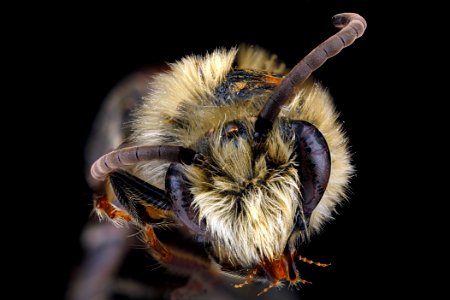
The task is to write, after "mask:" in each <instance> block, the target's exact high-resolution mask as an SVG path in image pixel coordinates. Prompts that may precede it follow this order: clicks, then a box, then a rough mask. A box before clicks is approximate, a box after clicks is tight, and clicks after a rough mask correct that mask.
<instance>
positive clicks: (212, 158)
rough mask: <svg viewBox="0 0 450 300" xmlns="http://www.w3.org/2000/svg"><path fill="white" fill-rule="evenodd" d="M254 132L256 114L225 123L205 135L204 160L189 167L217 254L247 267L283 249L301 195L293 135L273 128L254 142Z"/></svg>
mask: <svg viewBox="0 0 450 300" xmlns="http://www.w3.org/2000/svg"><path fill="white" fill-rule="evenodd" d="M253 132H254V122H252V121H251V120H233V121H230V122H227V123H224V124H223V125H222V126H221V127H220V128H218V129H217V130H215V131H214V133H213V134H211V135H209V136H207V137H205V139H206V140H207V143H206V144H207V147H205V151H204V153H203V154H202V156H201V159H200V160H199V163H198V164H196V165H193V166H188V167H186V177H187V179H188V181H189V183H190V185H191V192H192V195H193V202H192V205H193V207H194V209H195V211H196V212H197V215H198V220H199V221H204V222H205V224H206V227H207V231H208V233H209V234H210V235H211V242H212V244H213V249H214V254H215V255H216V257H218V258H219V260H220V261H222V262H224V261H225V262H227V263H231V264H233V265H236V266H242V267H251V266H253V265H255V264H257V263H259V262H261V261H264V260H273V259H274V258H275V257H278V256H280V255H281V254H282V252H283V250H284V249H285V247H286V244H287V241H288V239H289V237H290V234H291V233H292V230H293V224H294V219H295V213H296V211H297V210H298V209H299V201H298V199H299V197H300V188H299V186H300V185H299V184H300V180H299V175H298V171H297V168H296V161H295V154H294V143H293V140H289V139H287V138H286V137H283V136H281V133H282V131H281V130H274V131H273V133H272V135H271V136H270V137H269V138H268V139H267V141H266V142H265V145H264V146H263V147H261V146H260V145H259V146H258V147H255V143H254V139H253V138H252V134H253ZM203 143H204V142H203ZM239 245H241V246H239Z"/></svg>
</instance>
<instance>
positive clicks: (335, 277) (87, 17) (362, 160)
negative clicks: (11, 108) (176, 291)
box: [55, 0, 378, 299]
mask: <svg viewBox="0 0 450 300" xmlns="http://www.w3.org/2000/svg"><path fill="white" fill-rule="evenodd" d="M210 5H212V4H210ZM220 5H223V6H224V7H221V6H220ZM225 5H227V6H225ZM275 5H280V6H275ZM173 6H177V5H176V4H173ZM203 8H205V7H203V6H202V9H203ZM189 9H193V10H194V11H195V12H193V13H189V12H187V10H186V11H184V12H182V13H180V11H183V8H180V7H177V11H179V13H180V15H177V13H176V12H173V9H169V8H167V9H160V8H159V9H156V8H152V7H149V6H142V7H139V6H136V7H133V8H131V9H130V8H127V9H124V10H121V8H120V7H116V9H115V12H114V13H109V12H106V11H103V12H98V11H90V10H89V9H86V10H82V12H81V13H80V15H79V17H77V18H76V19H74V20H73V21H74V22H73V24H72V25H71V26H70V28H68V29H67V31H66V32H65V37H64V40H65V41H66V43H67V44H66V46H67V48H65V49H67V52H66V51H64V52H63V54H64V55H65V56H66V57H65V59H64V60H63V61H62V62H61V63H62V65H63V67H64V70H65V72H64V74H61V76H64V85H63V86H62V88H63V90H65V94H63V95H62V97H64V98H65V99H67V102H65V101H64V102H61V103H60V104H59V107H60V108H61V109H62V110H63V111H65V112H66V113H65V115H64V116H65V117H64V123H63V124H67V125H68V127H69V125H70V128H74V127H75V128H76V130H75V132H74V133H72V131H68V132H70V133H68V134H67V136H62V137H60V139H62V142H64V143H68V147H69V148H70V149H71V150H73V154H72V155H71V159H66V160H65V166H66V168H68V169H70V172H69V173H70V174H69V175H68V176H67V177H65V178H64V182H65V186H66V187H67V189H66V191H65V192H64V194H63V195H60V196H61V197H62V198H64V205H63V206H64V207H63V210H64V213H63V214H62V215H63V217H62V220H61V222H62V226H64V227H65V228H66V229H65V230H66V233H65V234H64V235H62V237H61V238H59V237H58V244H59V245H60V247H61V245H62V247H61V248H64V251H65V258H64V259H63V260H62V264H61V265H62V274H61V276H58V281H61V280H62V282H61V284H58V285H57V286H58V288H57V290H58V291H60V292H61V294H60V295H62V294H63V293H64V292H65V289H66V284H67V282H68V280H69V278H70V277H71V276H72V275H73V273H74V271H75V270H76V267H77V266H78V264H79V262H80V261H81V259H82V251H81V249H80V246H79V234H80V232H81V230H82V228H83V226H84V224H85V223H86V221H87V220H88V218H89V214H90V213H91V210H92V204H91V191H90V189H89V187H88V186H87V184H86V182H85V180H84V158H83V151H84V147H85V143H86V139H87V137H88V135H89V131H90V128H91V124H92V121H93V119H94V117H95V114H96V112H97V110H98V108H99V106H100V103H101V101H102V100H103V99H104V97H105V96H106V95H107V93H108V92H109V91H110V89H111V88H113V87H114V85H115V84H116V83H117V82H119V81H120V80H121V79H122V78H123V77H124V76H126V75H127V74H129V73H131V72H133V71H134V70H136V69H139V68H142V67H145V66H148V65H154V64H160V63H161V62H173V61H175V60H177V59H180V58H181V57H183V56H185V55H188V54H204V53H206V51H210V52H211V51H212V50H213V49H215V48H217V47H220V46H225V47H232V46H237V45H239V44H241V43H243V42H244V43H247V44H255V45H259V46H261V47H264V48H266V49H268V50H269V51H271V52H272V53H275V54H277V55H278V57H279V58H280V59H281V60H282V61H284V62H285V63H286V64H287V66H289V67H292V66H293V65H295V63H296V62H298V61H299V59H301V58H302V57H303V56H304V55H306V54H307V53H308V52H309V51H310V50H311V49H312V48H314V47H315V46H316V45H318V44H319V43H320V42H322V41H323V40H324V39H326V38H327V37H328V36H330V35H332V34H333V33H335V32H336V29H335V28H334V27H333V26H332V24H331V17H332V16H333V15H334V14H336V13H340V12H356V13H359V14H361V15H362V16H364V17H365V18H366V20H367V21H368V24H369V26H368V27H369V28H368V30H367V31H366V33H365V35H364V36H363V37H362V38H360V39H359V40H357V41H356V42H355V44H354V45H352V46H350V47H349V48H347V49H344V50H343V52H342V53H340V54H339V55H338V56H336V57H335V58H332V59H331V60H329V61H328V62H327V63H325V65H324V66H322V67H321V68H320V69H319V70H318V71H316V72H315V74H314V75H315V77H316V79H317V80H319V81H320V82H322V83H323V85H324V86H326V87H328V88H329V90H330V93H331V94H332V96H333V97H334V99H335V103H336V106H337V109H338V111H340V112H341V115H340V117H341V120H342V121H343V122H344V123H345V125H344V126H345V129H346V130H347V132H348V135H349V139H350V145H351V147H352V148H351V150H352V152H354V156H353V157H354V163H355V165H356V168H357V175H356V177H355V178H354V179H353V181H352V184H351V189H352V192H351V195H350V201H349V202H348V203H347V204H346V205H345V206H343V207H341V208H339V209H338V213H339V214H337V215H336V220H335V221H333V222H332V223H331V224H329V225H327V226H326V228H325V230H324V232H323V234H321V235H320V236H318V237H316V238H314V239H313V240H312V242H311V244H310V245H309V246H307V247H306V249H305V253H306V254H307V255H306V256H308V257H309V258H311V259H315V260H320V261H322V262H332V264H333V265H332V267H330V268H328V269H319V270H312V271H310V273H312V274H311V277H313V278H314V284H313V285H311V286H308V287H305V288H304V289H302V292H301V294H303V295H304V298H303V299H321V298H324V297H327V296H333V297H337V298H339V297H347V296H357V295H359V293H360V292H359V291H358V289H361V290H362V291H367V289H369V288H372V287H371V286H372V285H373V283H372V282H371V281H372V280H373V279H372V275H371V274H373V273H376V272H375V271H376V266H374V265H373V264H372V263H371V261H372V254H371V253H372V252H371V251H372V247H373V238H372V237H371V236H373V235H372V229H371V228H372V227H373V223H374V222H375V213H374V212H375V205H374V204H375V201H377V198H378V195H375V194H373V189H372V182H373V179H374V178H373V176H374V175H373V170H374V169H375V168H376V167H377V166H376V164H375V161H374V160H373V157H374V149H375V145H374V142H373V141H374V138H375V136H376V133H375V132H374V131H373V130H372V128H373V127H372V124H373V123H374V122H375V121H376V113H375V111H374V110H373V106H372V105H369V104H370V103H369V102H368V96H367V95H368V93H369V94H370V92H371V89H372V85H371V81H370V80H369V78H368V77H369V75H370V73H371V70H372V68H371V67H370V62H371V60H372V57H371V54H370V53H369V38H370V31H371V25H370V24H371V21H370V16H369V8H368V0H366V1H297V2H296V5H295V7H291V6H287V5H286V4H281V3H280V4H279V3H271V5H265V6H264V7H263V5H262V4H261V5H259V6H258V7H255V9H254V10H242V9H241V8H240V7H239V6H234V5H232V4H229V5H228V4H225V3H222V4H218V5H215V8H212V7H211V8H206V9H207V11H208V13H202V12H200V8H196V7H192V6H191V7H189ZM169 26H171V27H170V28H169ZM55 76H58V74H55ZM69 101H70V102H69ZM65 103H71V105H67V106H66V105H65ZM68 191H70V192H68ZM303 268H305V269H314V268H315V267H313V266H311V267H310V266H308V265H304V266H303ZM305 272H306V271H305ZM272 293H273V295H274V296H275V295H276V293H274V292H272ZM364 293H365V292H364Z"/></svg>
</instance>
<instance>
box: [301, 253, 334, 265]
mask: <svg viewBox="0 0 450 300" xmlns="http://www.w3.org/2000/svg"><path fill="white" fill-rule="evenodd" d="M298 259H299V260H300V261H302V262H305V263H308V264H310V265H316V266H319V267H328V266H330V265H331V264H323V263H320V262H315V261H312V260H310V259H307V258H306V257H303V256H301V255H299V256H298Z"/></svg>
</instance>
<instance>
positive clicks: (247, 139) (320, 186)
mask: <svg viewBox="0 0 450 300" xmlns="http://www.w3.org/2000/svg"><path fill="white" fill-rule="evenodd" d="M333 22H334V25H335V26H336V27H337V28H340V31H339V32H337V33H336V34H334V35H333V36H331V37H330V38H328V39H327V40H326V41H324V42H323V43H322V44H320V45H319V46H317V47H316V48H315V49H314V50H312V51H311V52H310V53H309V54H308V55H307V56H305V57H304V58H303V59H302V60H301V61H300V62H299V63H298V64H297V65H296V66H294V68H292V70H290V71H289V70H287V69H286V67H285V65H284V64H282V63H280V62H278V61H277V59H276V57H275V56H270V55H269V54H268V53H267V52H266V51H264V50H262V49H259V48H253V47H242V48H240V49H235V48H233V49H231V50H228V51H227V50H224V49H219V50H216V51H214V52H212V53H210V54H207V55H205V56H203V57H201V56H188V57H185V58H183V59H181V60H180V61H178V62H176V63H174V64H171V65H170V66H169V70H168V71H166V72H162V73H160V74H159V75H158V76H156V77H155V78H154V79H153V81H152V82H151V90H150V92H149V94H148V95H147V96H146V97H144V99H143V100H142V103H141V105H140V106H139V108H138V109H137V110H136V111H135V113H134V115H133V117H132V120H131V129H132V130H131V134H130V136H129V138H127V139H126V140H125V141H124V142H123V143H122V144H121V145H120V146H119V147H118V148H117V149H115V150H113V151H111V152H109V153H107V154H105V155H103V156H101V157H100V158H98V159H97V160H96V161H95V162H94V163H93V165H92V168H91V175H92V178H93V179H94V180H96V181H98V182H104V186H105V188H104V191H105V192H104V193H102V194H98V195H97V196H96V197H95V200H94V201H95V208H96V212H97V213H98V215H99V216H100V217H101V218H104V217H106V218H108V219H111V220H112V221H113V222H115V223H117V224H124V223H127V222H132V223H134V224H136V225H137V226H139V227H140V228H142V232H143V238H144V240H145V242H146V243H147V244H148V246H149V249H150V252H151V253H152V255H153V256H154V257H155V259H157V260H158V261H159V262H160V263H161V264H163V265H165V266H167V267H168V268H175V269H183V268H184V269H186V270H191V271H192V272H206V273H208V274H209V273H210V274H216V273H220V272H228V273H232V274H238V275H239V276H241V277H243V278H245V280H244V282H243V283H242V284H236V285H235V287H243V286H244V285H246V284H249V283H252V282H254V281H259V280H265V281H266V282H268V286H267V287H266V288H264V289H263V290H262V291H261V293H260V294H262V293H265V292H267V291H268V290H269V289H270V288H272V287H276V286H280V285H281V284H282V283H283V282H287V283H289V284H291V285H298V284H302V283H307V281H306V280H304V279H302V278H301V277H300V273H299V270H298V268H297V263H298V262H299V261H303V262H307V263H311V264H316V265H318V266H325V264H321V263H315V262H313V261H311V260H309V259H307V258H304V257H302V256H301V255H300V253H298V250H297V249H298V245H299V244H301V243H302V242H304V241H307V240H308V239H309V237H310V236H311V235H312V234H316V233H318V232H320V229H321V228H322V226H323V225H324V224H325V223H326V221H327V220H329V219H331V218H332V215H333V211H334V209H335V206H336V205H337V204H338V203H340V202H341V201H342V200H343V199H345V198H346V191H347V189H348V185H349V179H350V177H351V175H352V174H353V172H354V167H353V166H352V164H351V157H350V153H349V151H348V142H347V138H346V136H345V133H344V131H343V128H342V124H340V123H339V121H338V118H337V112H336V110H335V108H334V105H333V102H332V99H331V96H330V95H329V94H328V92H327V91H326V90H325V89H324V88H323V87H322V86H321V85H320V84H318V83H314V82H313V81H312V80H311V79H309V77H310V75H311V74H312V72H313V71H315V70H316V69H318V68H319V67H320V66H321V65H322V64H323V63H324V62H325V61H326V60H327V59H328V58H330V57H333V56H335V55H336V54H338V53H339V52H340V51H341V50H342V49H343V48H345V47H347V46H349V45H351V44H352V43H353V42H354V41H355V40H356V39H357V38H359V37H360V36H361V35H362V34H363V33H364V31H365V29H366V26H367V24H366V21H365V20H364V18H363V17H361V16H360V15H358V14H354V13H342V14H338V15H335V16H334V17H333ZM168 226H170V227H174V228H176V229H177V230H179V231H180V232H182V233H183V235H185V236H187V237H188V238H189V239H190V240H192V241H194V242H195V243H198V244H199V245H201V247H203V248H204V249H205V251H206V252H207V253H208V260H206V261H205V260H199V259H197V258H196V257H195V256H194V255H193V254H190V253H187V252H185V251H180V250H179V249H176V248H174V247H173V246H169V245H167V244H166V243H163V242H162V241H161V239H160V238H159V237H158V235H157V233H156V232H157V231H156V230H155V229H157V228H159V227H162V228H164V227H168Z"/></svg>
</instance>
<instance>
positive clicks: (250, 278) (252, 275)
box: [234, 268, 259, 289]
mask: <svg viewBox="0 0 450 300" xmlns="http://www.w3.org/2000/svg"><path fill="white" fill-rule="evenodd" d="M258 271H259V268H255V269H253V271H252V272H251V273H250V274H249V275H247V276H246V277H245V281H244V282H243V283H239V284H235V285H234V288H236V289H239V288H241V287H244V286H246V285H247V284H250V283H253V281H254V278H255V276H256V274H257V273H258Z"/></svg>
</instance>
